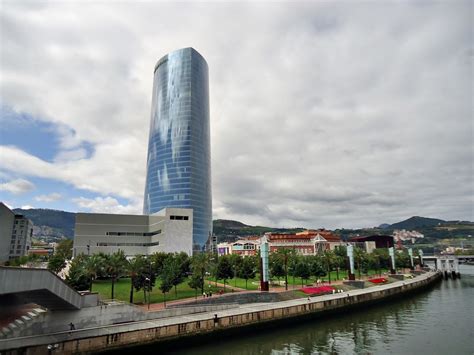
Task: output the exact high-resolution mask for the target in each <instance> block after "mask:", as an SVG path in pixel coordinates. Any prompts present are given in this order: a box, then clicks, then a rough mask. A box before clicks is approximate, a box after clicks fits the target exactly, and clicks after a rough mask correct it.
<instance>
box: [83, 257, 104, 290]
mask: <svg viewBox="0 0 474 355" xmlns="http://www.w3.org/2000/svg"><path fill="white" fill-rule="evenodd" d="M103 268H104V258H103V257H102V256H101V255H99V254H94V255H92V256H89V257H88V258H87V259H86V261H85V263H84V273H85V274H86V275H87V277H88V278H89V291H92V281H94V280H95V279H96V278H97V275H99V274H100V273H101V272H102V271H103Z"/></svg>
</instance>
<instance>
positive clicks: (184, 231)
mask: <svg viewBox="0 0 474 355" xmlns="http://www.w3.org/2000/svg"><path fill="white" fill-rule="evenodd" d="M118 250H123V251H124V253H125V255H126V256H135V255H150V254H153V253H155V252H166V253H174V252H185V253H187V254H188V255H191V254H192V250H193V210H192V209H188V208H164V209H162V210H161V211H159V212H157V213H154V214H152V215H120V214H101V213H77V214H76V224H75V228H74V244H73V256H77V255H79V254H81V253H82V254H86V255H89V254H96V253H105V254H112V253H115V252H117V251H118Z"/></svg>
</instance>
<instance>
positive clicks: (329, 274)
mask: <svg viewBox="0 0 474 355" xmlns="http://www.w3.org/2000/svg"><path fill="white" fill-rule="evenodd" d="M328 281H329V284H331V267H330V266H329V265H328Z"/></svg>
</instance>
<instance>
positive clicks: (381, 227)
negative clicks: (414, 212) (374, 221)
mask: <svg viewBox="0 0 474 355" xmlns="http://www.w3.org/2000/svg"><path fill="white" fill-rule="evenodd" d="M379 228H380V229H388V228H390V224H388V223H382V224H381V225H380V226H379Z"/></svg>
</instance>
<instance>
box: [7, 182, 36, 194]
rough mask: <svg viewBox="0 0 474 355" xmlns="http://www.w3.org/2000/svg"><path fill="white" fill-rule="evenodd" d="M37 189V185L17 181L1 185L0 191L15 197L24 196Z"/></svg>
mask: <svg viewBox="0 0 474 355" xmlns="http://www.w3.org/2000/svg"><path fill="white" fill-rule="evenodd" d="M34 188H35V185H34V184H33V183H31V182H30V181H28V180H25V179H15V180H11V181H9V182H5V183H2V184H0V191H7V192H10V193H12V194H15V195H20V194H24V193H26V192H29V191H31V190H33V189H34Z"/></svg>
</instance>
